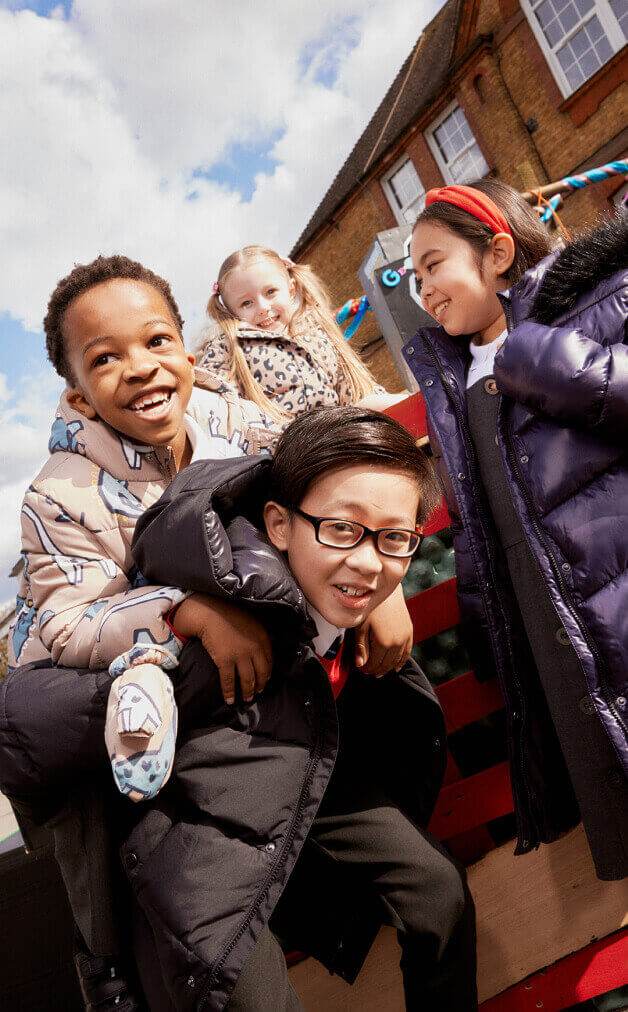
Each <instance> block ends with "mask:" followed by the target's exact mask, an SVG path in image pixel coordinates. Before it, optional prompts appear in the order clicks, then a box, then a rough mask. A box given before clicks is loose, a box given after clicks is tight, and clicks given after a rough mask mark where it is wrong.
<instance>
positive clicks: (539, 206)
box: [532, 190, 572, 242]
mask: <svg viewBox="0 0 628 1012" xmlns="http://www.w3.org/2000/svg"><path fill="white" fill-rule="evenodd" d="M532 193H533V194H534V196H535V197H536V205H535V208H534V210H535V211H538V212H539V214H540V213H541V211H542V210H543V209H544V208H545V207H548V208H549V210H550V214H551V215H552V218H553V219H554V224H555V225H556V228H557V229H558V231H559V232H560V234H561V235H562V237H563V239H564V240H565V242H571V239H572V236H571V232H570V231H569V229H568V228H567V226H566V225H565V223H564V222H563V221H562V220H561V218H560V215H559V214H558V211H557V210H556V208H555V207H554V206H553V205H552V204H551V203H550V201H549V200H548V199H547V197H544V196H543V194H542V192H541V190H532Z"/></svg>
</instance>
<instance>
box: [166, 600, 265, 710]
mask: <svg viewBox="0 0 628 1012" xmlns="http://www.w3.org/2000/svg"><path fill="white" fill-rule="evenodd" d="M174 628H175V630H176V632H180V633H182V634H183V635H184V636H197V637H198V639H200V641H201V643H202V644H203V646H204V647H205V650H206V651H207V653H208V654H209V656H210V657H211V659H212V660H213V662H214V664H215V665H216V667H217V668H218V674H219V676H220V685H221V688H222V694H223V696H224V699H225V702H226V703H227V704H228V705H229V706H232V705H233V704H234V703H235V684H236V676H237V677H238V679H239V680H240V689H241V691H242V698H243V699H244V701H245V702H246V703H249V702H250V701H251V700H252V699H253V696H254V695H255V693H256V692H261V691H262V689H263V688H264V686H265V685H266V682H267V681H268V679H269V678H270V673H271V669H272V649H271V645H270V639H269V636H268V633H267V632H266V630H265V629H264V627H263V626H262V625H260V623H259V622H258V621H257V619H255V618H253V617H252V616H251V615H249V614H248V613H247V612H246V611H244V610H243V609H242V608H240V607H238V606H237V605H233V604H230V603H228V602H226V601H221V600H219V599H218V598H214V597H206V596H205V595H203V594H192V595H191V597H188V598H186V600H185V601H182V602H181V604H180V605H179V607H178V608H177V610H176V613H175V617H174Z"/></svg>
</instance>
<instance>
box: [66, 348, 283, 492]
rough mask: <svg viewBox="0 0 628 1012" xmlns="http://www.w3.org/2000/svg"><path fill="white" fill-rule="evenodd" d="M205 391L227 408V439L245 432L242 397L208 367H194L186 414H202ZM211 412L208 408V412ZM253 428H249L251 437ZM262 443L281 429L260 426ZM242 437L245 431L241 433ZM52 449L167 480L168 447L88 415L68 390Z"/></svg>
mask: <svg viewBox="0 0 628 1012" xmlns="http://www.w3.org/2000/svg"><path fill="white" fill-rule="evenodd" d="M204 391H207V392H209V393H210V394H212V393H213V394H216V395H218V396H219V397H220V399H221V405H224V408H225V415H226V417H225V421H224V428H225V430H226V433H225V439H231V438H233V435H234V433H238V434H240V433H241V432H242V428H243V427H242V418H241V413H240V412H238V410H237V408H238V397H237V395H235V394H234V393H233V392H232V391H231V390H230V389H229V387H227V385H226V384H225V383H224V382H223V381H222V380H221V379H220V378H219V377H217V376H215V375H213V374H212V373H211V372H210V371H209V370H208V369H202V368H196V369H195V370H194V389H193V391H192V397H191V400H190V404H189V405H188V408H187V410H186V414H188V415H191V416H192V417H193V418H196V419H197V420H198V419H200V415H202V413H203V412H202V407H203V398H204V397H205V393H204ZM205 413H207V412H205ZM251 431H252V430H250V429H249V430H247V432H246V436H247V437H249V436H250V433H251ZM257 431H258V432H259V436H260V443H262V442H263V440H262V438H261V437H263V436H270V440H269V441H271V440H274V439H276V438H277V433H276V432H273V433H270V432H267V430H265V429H264V428H263V427H260V428H259V430H257ZM240 438H241V435H240ZM48 452H49V453H50V454H51V455H52V454H55V453H74V454H77V455H78V456H79V457H84V458H86V460H88V461H89V462H90V463H91V464H95V465H96V466H97V467H99V468H103V469H104V470H105V471H107V472H108V473H109V474H110V475H112V476H113V477H114V478H116V479H117V480H119V481H127V482H137V481H163V470H162V467H161V466H160V464H161V465H163V461H164V460H165V459H166V458H168V457H169V456H170V451H169V450H168V448H167V447H155V446H148V445H143V444H141V443H137V442H135V441H134V440H132V439H131V438H130V437H128V436H124V435H123V434H122V433H120V432H117V431H116V429H112V428H111V426H109V425H107V424H106V422H103V421H102V420H101V419H99V418H97V419H92V418H86V417H85V416H84V415H82V414H81V413H80V412H79V411H76V409H75V408H73V407H72V405H71V404H70V403H69V401H68V397H67V391H64V392H63V394H62V395H61V399H60V401H59V405H58V407H57V411H56V414H55V419H54V421H53V423H52V428H51V431H50V439H49V440H48Z"/></svg>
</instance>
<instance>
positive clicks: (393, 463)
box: [268, 406, 440, 523]
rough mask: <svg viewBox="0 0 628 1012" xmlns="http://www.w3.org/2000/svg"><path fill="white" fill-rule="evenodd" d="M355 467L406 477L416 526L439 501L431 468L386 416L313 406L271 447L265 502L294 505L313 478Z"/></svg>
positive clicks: (403, 433)
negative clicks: (412, 490) (415, 493)
mask: <svg viewBox="0 0 628 1012" xmlns="http://www.w3.org/2000/svg"><path fill="white" fill-rule="evenodd" d="M354 464H365V465H368V464H379V465H380V466H383V467H390V468H395V469H396V470H399V471H402V472H404V473H405V474H408V475H410V477H412V478H413V480H414V481H415V482H416V485H417V488H418V489H419V492H420V499H419V511H418V515H417V520H418V521H419V523H420V522H422V521H423V520H424V519H425V518H426V517H427V516H428V515H429V513H430V512H431V511H432V509H433V508H434V506H435V505H436V503H437V502H438V500H439V498H440V491H439V489H438V486H437V482H436V478H435V476H434V470H433V468H432V464H431V462H430V460H429V458H428V457H427V456H426V454H425V453H423V451H422V450H420V449H419V448H418V447H417V445H416V443H415V441H414V439H413V438H412V436H411V435H410V433H409V432H408V431H407V429H404V428H403V426H402V425H399V423H398V422H396V421H394V419H392V418H389V417H388V416H387V415H383V414H380V413H379V412H377V411H368V410H366V409H365V408H360V407H350V406H347V407H333V408H316V409H315V410H314V411H310V412H309V413H308V414H304V415H300V416H299V417H298V418H295V420H294V421H293V422H291V424H290V425H289V426H288V427H287V429H285V431H284V432H283V433H282V435H281V437H280V439H279V442H278V443H277V447H276V449H275V455H274V457H273V461H272V466H271V472H270V487H269V490H268V498H269V499H274V500H275V501H276V502H280V503H282V504H283V505H286V506H299V505H300V504H301V502H302V501H303V498H304V496H305V494H306V492H307V490H308V488H309V487H310V485H311V484H312V482H314V481H316V479H317V478H319V477H320V476H321V475H323V474H328V473H329V472H330V471H334V470H338V469H339V468H342V467H351V466H352V465H354Z"/></svg>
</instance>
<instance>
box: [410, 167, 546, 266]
mask: <svg viewBox="0 0 628 1012" xmlns="http://www.w3.org/2000/svg"><path fill="white" fill-rule="evenodd" d="M468 185H469V186H472V187H473V189H474V190H479V191H480V193H485V194H486V196H487V197H490V198H491V200H492V201H493V203H495V204H497V206H498V208H499V209H500V211H501V212H502V214H503V215H504V217H505V218H506V221H507V222H508V224H509V225H510V229H511V231H512V236H513V239H514V240H515V258H514V260H513V262H512V264H511V266H510V268H509V269H508V270H507V271H506V273H505V274H504V278H505V280H506V281H511V282H515V281H518V280H519V278H520V277H521V276H522V275H523V274H525V272H526V271H527V270H529V269H530V267H534V266H535V265H536V264H538V263H539V262H540V261H541V260H543V259H544V257H546V256H547V255H548V254H549V253H551V252H552V250H553V248H554V243H553V241H552V239H551V237H550V235H549V233H548V232H547V230H546V228H545V226H544V225H543V224H542V223H541V221H540V219H539V217H538V215H537V214H536V212H535V211H533V209H532V207H531V205H530V204H528V202H527V201H526V200H524V199H523V197H522V196H521V194H520V193H517V191H516V190H513V188H512V186H508V185H507V184H506V183H502V182H500V180H499V179H479V180H478V181H477V182H476V183H469V184H468ZM427 221H430V222H434V224H438V225H445V226H446V227H447V228H449V229H451V231H452V232H455V233H456V234H457V235H460V236H462V238H463V239H466V241H467V242H468V243H469V245H470V246H472V247H473V249H474V251H475V252H476V254H477V259H478V263H481V260H482V254H483V253H484V252H485V251H486V249H487V248H488V246H489V244H490V242H491V239H492V238H493V234H494V233H493V232H492V231H491V230H490V228H489V227H488V225H485V224H484V222H483V221H478V219H477V218H474V217H473V216H472V215H470V214H469V213H468V212H467V211H463V210H462V208H460V207H455V206H454V205H453V204H446V203H445V202H444V201H442V202H439V201H436V202H435V203H434V204H430V206H429V207H426V208H425V210H423V211H421V213H420V215H419V216H418V218H417V220H416V222H415V224H414V227H415V228H416V227H417V225H418V224H419V222H427Z"/></svg>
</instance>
